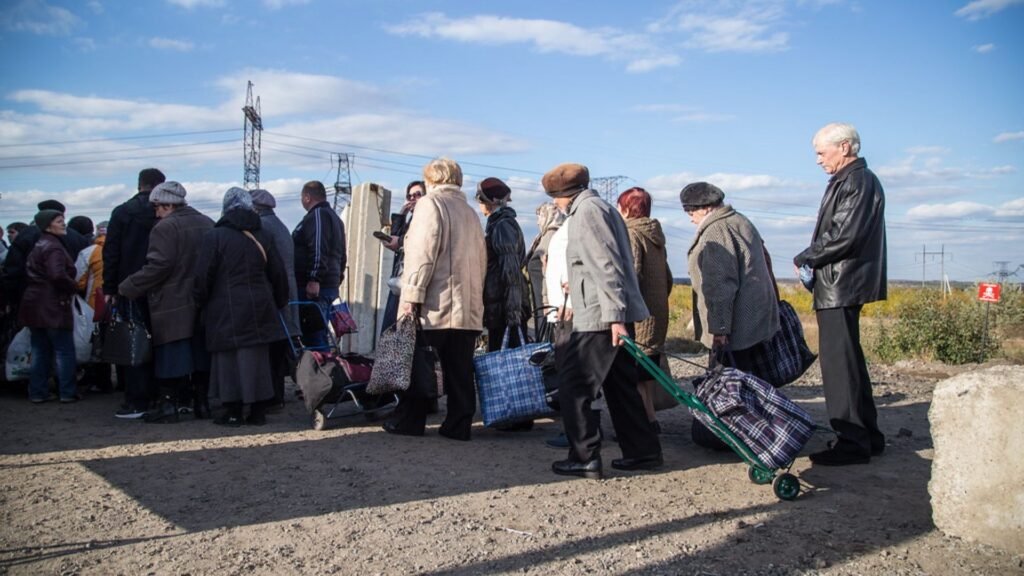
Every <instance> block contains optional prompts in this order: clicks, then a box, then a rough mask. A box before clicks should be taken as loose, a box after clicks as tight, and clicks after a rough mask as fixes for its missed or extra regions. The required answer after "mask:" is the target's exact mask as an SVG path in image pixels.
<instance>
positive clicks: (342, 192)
mask: <svg viewBox="0 0 1024 576" xmlns="http://www.w3.org/2000/svg"><path fill="white" fill-rule="evenodd" d="M335 158H337V160H338V172H337V175H336V176H335V177H334V211H335V212H337V211H338V200H339V198H340V197H342V196H351V195H352V160H353V156H352V154H347V153H345V152H333V153H331V159H332V160H334V159H335Z"/></svg>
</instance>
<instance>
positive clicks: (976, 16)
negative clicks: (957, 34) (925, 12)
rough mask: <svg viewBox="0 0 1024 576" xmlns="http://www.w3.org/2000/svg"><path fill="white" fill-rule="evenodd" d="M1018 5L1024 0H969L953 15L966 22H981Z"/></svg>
mask: <svg viewBox="0 0 1024 576" xmlns="http://www.w3.org/2000/svg"><path fill="white" fill-rule="evenodd" d="M1018 4H1024V0H971V1H970V2H968V3H967V4H966V5H964V6H963V7H962V8H960V9H959V10H957V11H956V12H955V14H956V15H957V16H960V17H961V18H966V19H968V20H981V19H982V18H988V17H989V16H991V15H993V14H996V13H997V12H1002V11H1003V10H1005V9H1007V8H1009V7H1010V6H1015V5H1018Z"/></svg>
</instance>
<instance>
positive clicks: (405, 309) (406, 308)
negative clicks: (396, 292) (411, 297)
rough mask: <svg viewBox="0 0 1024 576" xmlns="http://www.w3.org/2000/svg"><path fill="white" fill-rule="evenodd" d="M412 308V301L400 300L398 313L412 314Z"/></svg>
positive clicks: (403, 314)
mask: <svg viewBox="0 0 1024 576" xmlns="http://www.w3.org/2000/svg"><path fill="white" fill-rule="evenodd" d="M414 309H415V304H413V303H412V302H402V303H401V304H399V305H398V315H399V316H412V314H413V311H414Z"/></svg>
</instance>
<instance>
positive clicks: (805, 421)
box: [693, 366, 814, 468]
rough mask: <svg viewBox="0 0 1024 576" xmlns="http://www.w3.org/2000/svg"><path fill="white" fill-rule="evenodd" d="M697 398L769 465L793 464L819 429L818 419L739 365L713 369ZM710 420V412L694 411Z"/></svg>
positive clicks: (698, 416) (699, 389)
mask: <svg viewBox="0 0 1024 576" xmlns="http://www.w3.org/2000/svg"><path fill="white" fill-rule="evenodd" d="M697 397H698V398H699V399H700V401H701V402H703V403H704V405H705V406H707V408H708V409H709V410H710V411H711V412H712V413H713V414H714V415H715V416H717V417H718V419H719V420H721V421H722V423H723V424H725V425H726V427H728V428H729V431H730V432H732V433H733V434H735V435H736V436H737V437H738V438H739V439H740V440H742V441H743V443H744V444H746V445H747V447H748V448H750V450H751V451H752V452H753V453H754V454H755V455H756V456H757V457H758V459H759V460H760V461H761V462H762V463H763V464H764V465H765V466H768V467H770V468H782V467H785V466H788V465H789V464H790V463H791V462H792V461H793V460H795V459H796V457H797V455H798V454H799V453H800V451H801V450H803V448H804V446H805V445H806V444H807V441H808V440H810V438H811V435H812V434H814V420H813V419H812V418H811V416H810V414H808V413H807V412H806V411H805V410H804V409H803V408H801V407H800V406H798V405H796V404H795V403H793V401H792V400H790V399H789V398H786V397H785V396H784V395H783V394H782V392H779V391H778V390H776V389H775V388H773V387H772V386H771V385H770V384H768V383H767V382H765V381H763V380H761V379H760V378H758V377H756V376H753V375H751V374H747V373H746V372H743V371H741V370H737V369H735V368H727V367H722V366H719V367H717V368H715V369H713V370H710V371H709V372H708V374H707V376H706V377H705V379H704V381H703V382H702V383H701V384H700V385H699V386H697ZM693 414H694V416H695V417H697V418H698V419H699V420H701V421H702V422H703V423H704V424H705V425H707V426H708V427H711V426H712V424H711V422H710V421H709V420H710V419H709V418H707V414H705V413H703V412H701V411H699V410H693Z"/></svg>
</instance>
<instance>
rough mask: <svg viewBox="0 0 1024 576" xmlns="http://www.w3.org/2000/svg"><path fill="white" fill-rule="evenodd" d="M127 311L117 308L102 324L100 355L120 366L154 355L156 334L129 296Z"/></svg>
mask: <svg viewBox="0 0 1024 576" xmlns="http://www.w3.org/2000/svg"><path fill="white" fill-rule="evenodd" d="M127 309H128V311H127V315H125V314H124V313H123V312H122V311H121V310H119V309H116V308H115V310H114V311H113V313H112V314H111V319H110V320H109V321H108V322H104V323H102V324H100V326H101V328H100V332H101V333H100V335H99V336H100V337H99V338H98V344H97V339H95V338H94V341H93V346H94V348H95V347H96V346H98V347H99V358H100V359H101V360H102V361H103V362H106V363H109V364H116V365H118V366H132V367H135V366H142V365H143V364H146V363H147V362H149V361H150V360H152V358H153V338H152V336H151V335H150V333H149V329H147V328H146V325H145V323H143V321H142V319H141V318H139V314H138V313H137V312H136V310H135V305H134V304H133V303H132V302H131V301H130V300H129V301H128V306H127Z"/></svg>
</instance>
